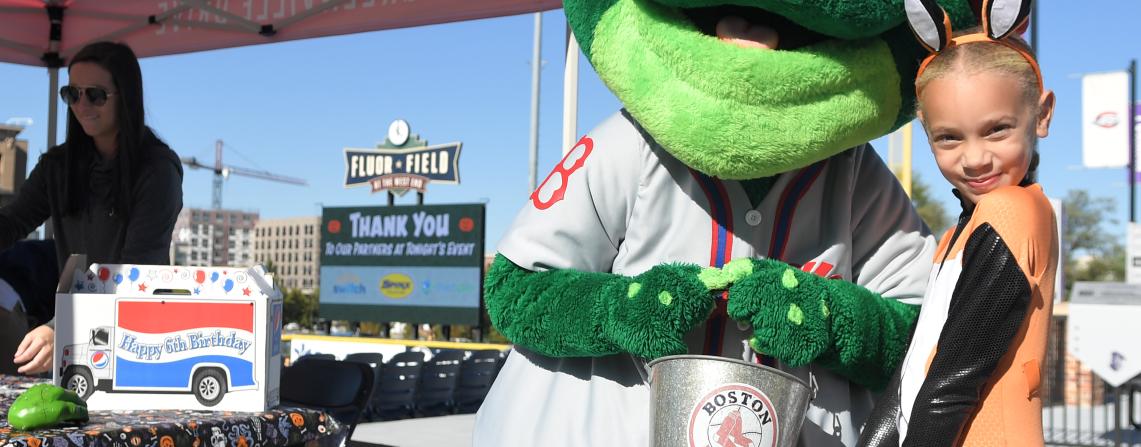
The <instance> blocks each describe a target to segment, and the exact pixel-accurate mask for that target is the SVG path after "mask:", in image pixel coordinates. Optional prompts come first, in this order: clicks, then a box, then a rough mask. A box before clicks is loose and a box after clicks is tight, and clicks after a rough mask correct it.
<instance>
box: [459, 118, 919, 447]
mask: <svg viewBox="0 0 1141 447" xmlns="http://www.w3.org/2000/svg"><path fill="white" fill-rule="evenodd" d="M857 234H858V235H860V236H859V238H858V239H855V238H854V237H853V235H857ZM498 248H499V252H500V253H501V254H503V255H504V256H506V257H507V258H509V259H510V260H511V261H512V262H514V263H516V264H518V265H519V266H520V267H523V268H526V269H529V270H532V271H543V270H549V269H577V270H582V271H597V272H612V273H619V274H623V275H635V274H638V273H641V272H644V271H646V270H648V269H650V268H651V267H653V266H655V265H658V264H661V263H663V262H686V263H694V264H701V265H711V266H717V267H720V266H721V265H723V264H724V263H726V262H728V261H729V260H732V259H738V258H749V257H768V258H773V259H780V260H784V261H786V262H788V263H791V264H793V265H797V266H800V267H801V269H802V270H804V271H809V272H813V273H816V274H818V275H821V276H825V277H830V278H842V279H844V280H849V281H852V282H855V283H857V284H859V285H861V286H864V287H866V288H868V289H870V290H872V291H874V292H877V293H880V294H882V295H883V296H884V297H889V298H895V299H899V300H905V301H907V302H909V303H911V304H918V303H919V301H920V299H921V297H922V296H923V291H924V288H925V286H926V283H927V277H928V273H929V272H930V269H931V262H932V261H931V260H932V259H933V252H934V239H933V238H932V237H931V236H930V235H929V232H928V231H927V229H926V227H925V225H924V224H923V222H922V221H921V220H920V219H919V217H918V216H917V215H916V214H915V213H914V211H913V209H912V208H911V206H910V202H909V199H908V197H907V196H906V194H905V193H904V192H903V190H902V189H901V188H900V187H899V185H898V183H897V182H896V179H895V178H894V177H893V176H892V174H891V172H890V171H888V169H887V168H886V166H884V164H883V162H882V161H881V160H880V159H879V157H878V156H877V155H876V153H875V151H874V150H873V149H872V148H871V147H870V146H868V145H862V146H858V147H855V148H852V149H850V150H848V151H846V152H844V153H841V154H839V155H837V156H834V157H831V158H828V159H826V160H825V161H822V162H819V163H816V164H814V165H811V166H809V167H806V168H803V169H800V170H796V171H791V172H787V173H784V174H782V175H780V177H779V178H778V179H777V181H776V183H775V184H774V186H773V187H772V189H771V191H770V192H769V194H768V195H767V196H766V197H765V198H764V199H763V201H761V203H760V204H759V206H753V205H752V204H751V203H750V200H749V198H748V197H747V195H746V193H745V192H744V190H743V188H742V186H741V184H740V183H739V182H736V181H724V180H719V179H716V178H711V177H708V176H705V175H704V174H701V173H699V172H697V171H694V170H692V169H690V168H687V167H686V166H685V165H683V164H682V163H681V162H679V161H678V160H676V159H675V158H673V157H672V156H670V155H669V154H668V153H666V152H665V151H664V150H663V149H661V148H660V147H658V146H657V145H656V144H654V143H653V142H652V141H648V138H647V137H646V136H645V134H644V133H643V132H641V131H640V129H639V127H638V126H637V125H636V124H635V123H633V122H632V121H631V120H630V119H629V118H628V117H626V116H625V115H622V114H618V115H615V116H613V117H611V118H609V119H608V120H607V121H605V122H604V123H602V124H601V125H600V126H599V127H598V128H596V129H595V130H594V131H593V132H591V133H590V134H589V135H587V136H586V137H583V138H582V139H581V140H580V141H579V142H578V144H577V145H576V146H575V147H574V148H573V149H572V150H571V152H570V153H569V154H568V155H567V156H566V158H564V159H563V161H562V162H560V164H559V165H558V166H557V167H556V169H555V170H554V172H552V173H551V174H550V175H549V176H548V177H547V178H546V179H545V180H544V182H543V183H542V184H541V185H540V187H539V190H538V192H537V193H536V194H534V195H533V196H532V198H531V203H530V204H529V205H528V206H526V207H525V208H524V209H523V211H522V212H521V213H520V214H519V216H518V217H517V218H516V220H515V223H514V224H513V226H512V228H511V229H510V230H509V231H508V232H507V234H506V235H505V236H504V238H503V240H502V241H501V242H500V245H499V247H498ZM727 298H728V299H732V298H731V297H727ZM751 334H752V331H751V330H750V328H749V327H747V326H746V325H742V324H739V323H737V322H735V321H733V320H731V319H729V318H728V317H727V316H726V315H725V306H724V304H723V303H722V304H721V305H719V306H717V308H716V310H715V311H714V314H713V315H712V316H711V317H710V318H709V320H708V321H707V322H706V324H705V325H703V326H700V327H699V328H698V329H695V330H694V331H692V332H691V333H690V334H689V336H688V337H687V343H688V345H689V348H690V353H695V354H708V355H719V356H725V357H734V358H743V359H746V360H750V361H754V360H756V359H755V358H754V356H753V353H752V351H751V350H750V349H748V347H747V344H746V343H745V342H744V341H745V340H747V339H748V338H749V337H750V335H751ZM777 366H778V367H779V366H780V365H777ZM786 370H789V372H791V373H793V374H795V375H796V376H798V377H800V378H801V379H803V380H804V381H805V382H807V383H809V384H810V385H811V386H812V388H813V389H814V391H815V393H816V399H815V400H814V401H813V402H812V404H811V407H810V408H809V410H808V414H807V417H806V421H805V424H804V426H803V429H802V433H801V436H800V444H801V445H807V446H813V447H820V446H840V445H854V444H855V443H856V439H857V437H858V431H859V428H860V427H858V426H856V425H855V424H854V423H853V422H852V421H853V420H855V421H863V420H864V419H865V418H866V417H867V414H868V413H869V412H870V411H871V408H872V406H873V401H872V396H871V393H870V392H868V391H867V390H865V389H863V388H860V387H859V386H857V385H854V384H851V383H850V382H849V381H848V380H846V379H844V378H842V377H840V376H838V375H835V374H833V373H831V372H829V371H826V370H825V369H824V368H821V367H816V366H814V365H809V366H807V367H803V368H795V369H786ZM647 377H648V371H647V368H646V366H645V361H643V360H642V359H639V358H635V357H632V356H630V355H628V354H619V355H612V356H605V357H592V358H550V357H545V356H542V355H539V354H536V353H533V352H528V351H526V350H524V349H521V348H516V350H515V351H513V352H512V354H511V355H510V356H509V357H508V359H507V363H506V365H505V366H504V367H503V370H502V372H501V373H500V374H499V377H498V379H497V380H496V382H495V385H494V387H493V388H492V390H491V392H490V393H489V394H488V396H487V398H486V400H485V401H484V404H483V407H482V408H481V409H480V411H479V414H478V416H477V420H476V425H477V427H476V430H475V439H474V443H475V445H476V446H522V445H531V442H532V440H535V439H542V440H544V445H548V446H568V447H569V446H586V445H595V446H603V445H623V446H644V445H647V444H648V443H649V441H648V430H649V427H648V425H649V417H650V416H649V388H648V386H647ZM487 424H494V426H489V425H487Z"/></svg>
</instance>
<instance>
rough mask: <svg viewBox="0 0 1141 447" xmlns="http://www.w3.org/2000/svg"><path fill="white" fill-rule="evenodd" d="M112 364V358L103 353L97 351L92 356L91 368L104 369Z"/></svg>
mask: <svg viewBox="0 0 1141 447" xmlns="http://www.w3.org/2000/svg"><path fill="white" fill-rule="evenodd" d="M108 363H111V357H110V356H108V355H107V353H106V352H103V351H95V352H94V353H93V354H91V367H92V368H95V369H103V368H106V367H107V364H108Z"/></svg>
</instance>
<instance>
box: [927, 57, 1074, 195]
mask: <svg viewBox="0 0 1141 447" xmlns="http://www.w3.org/2000/svg"><path fill="white" fill-rule="evenodd" d="M920 104H921V108H920V111H919V117H920V120H922V122H923V127H924V129H925V130H926V131H927V138H928V140H929V141H930V144H931V152H932V153H933V154H934V155H935V163H936V164H937V165H938V166H939V170H940V171H941V172H942V173H943V177H945V178H946V179H947V181H948V182H950V183H951V185H952V186H954V187H955V188H956V189H958V190H959V192H960V193H961V194H962V195H963V196H964V197H965V198H966V199H967V200H970V201H971V202H972V203H977V202H978V200H979V197H980V196H982V195H983V194H986V193H988V192H990V191H993V190H995V189H996V188H999V187H1002V186H1007V185H1017V184H1019V183H1020V182H1021V181H1022V179H1023V178H1025V177H1026V172H1027V171H1028V170H1029V167H1030V160H1031V158H1032V156H1033V153H1034V149H1035V147H1036V146H1037V144H1038V138H1044V137H1046V135H1047V134H1048V131H1049V126H1050V117H1051V115H1052V114H1053V109H1054V93H1053V92H1051V91H1048V90H1047V91H1045V92H1043V93H1042V95H1041V97H1040V98H1039V99H1038V101H1037V103H1033V102H1031V101H1028V100H1027V99H1026V95H1025V94H1024V92H1023V87H1022V86H1021V85H1020V84H1019V82H1018V80H1017V79H1015V78H1014V77H1011V76H1007V75H1003V74H1001V73H997V72H993V71H981V72H977V73H973V74H953V75H949V76H943V77H940V78H937V79H933V80H931V81H930V82H929V83H928V84H927V86H926V87H925V88H924V89H923V92H922V94H921V97H920Z"/></svg>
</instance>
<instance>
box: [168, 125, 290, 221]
mask: <svg viewBox="0 0 1141 447" xmlns="http://www.w3.org/2000/svg"><path fill="white" fill-rule="evenodd" d="M182 164H184V165H186V166H189V167H190V168H194V169H208V170H211V171H214V197H213V199H212V200H211V202H210V205H211V207H212V208H213V209H215V210H220V209H222V181H223V180H225V179H226V178H228V177H229V176H231V175H241V176H245V177H253V178H259V179H262V180H270V181H275V182H281V183H289V184H292V185H301V186H305V185H308V182H306V181H305V180H304V179H299V178H294V177H286V176H284V175H277V174H274V173H271V172H267V171H255V170H252V169H246V168H239V167H236V166H227V165H223V164H222V140H218V141H217V142H216V143H214V166H209V165H206V164H203V163H200V162H199V161H198V159H196V158H194V157H182Z"/></svg>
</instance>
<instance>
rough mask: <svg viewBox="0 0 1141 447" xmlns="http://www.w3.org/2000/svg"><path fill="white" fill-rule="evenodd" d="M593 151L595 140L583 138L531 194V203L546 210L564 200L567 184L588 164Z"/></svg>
mask: <svg viewBox="0 0 1141 447" xmlns="http://www.w3.org/2000/svg"><path fill="white" fill-rule="evenodd" d="M593 150H594V140H592V139H590V137H582V139H581V140H578V143H576V144H575V145H574V147H573V148H571V150H570V152H567V155H566V156H565V157H563V160H562V161H560V162H559V164H558V165H556V166H555V169H554V170H552V171H551V173H550V174H549V175H547V178H546V180H543V183H541V184H539V189H536V190H535V192H533V193H531V203H533V204H534V205H535V208H538V209H541V210H545V209H547V208H550V207H551V206H552V205H554V204H556V203H558V202H559V201H560V200H563V196H564V195H565V194H566V192H567V184H568V183H570V176H571V174H573V173H574V171H577V170H578V168H581V167H582V165H584V164H586V157H589V156H590V152H591V151H593Z"/></svg>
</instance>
